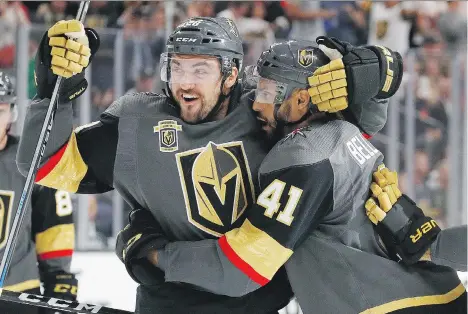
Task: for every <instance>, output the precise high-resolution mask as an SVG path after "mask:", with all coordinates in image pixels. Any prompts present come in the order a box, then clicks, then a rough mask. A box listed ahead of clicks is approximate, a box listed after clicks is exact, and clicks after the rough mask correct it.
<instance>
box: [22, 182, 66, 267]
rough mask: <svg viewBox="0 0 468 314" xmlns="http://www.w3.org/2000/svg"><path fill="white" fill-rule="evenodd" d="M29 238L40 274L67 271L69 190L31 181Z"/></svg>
mask: <svg viewBox="0 0 468 314" xmlns="http://www.w3.org/2000/svg"><path fill="white" fill-rule="evenodd" d="M31 204H32V238H33V241H34V243H35V244H36V254H37V259H38V262H39V269H40V272H41V276H42V274H46V273H51V272H55V271H65V272H69V271H70V263H71V258H72V255H73V250H74V247H75V226H74V222H73V207H72V202H71V198H70V194H69V193H68V192H65V191H61V190H55V189H51V188H48V187H44V186H40V185H35V186H34V190H33V193H32V200H31Z"/></svg>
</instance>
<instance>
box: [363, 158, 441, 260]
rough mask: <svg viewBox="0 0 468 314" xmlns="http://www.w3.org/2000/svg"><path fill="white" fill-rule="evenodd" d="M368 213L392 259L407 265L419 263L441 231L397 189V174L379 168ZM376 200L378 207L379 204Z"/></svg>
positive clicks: (367, 203)
mask: <svg viewBox="0 0 468 314" xmlns="http://www.w3.org/2000/svg"><path fill="white" fill-rule="evenodd" d="M374 180H375V181H376V182H377V183H372V185H371V190H372V194H373V196H374V198H370V199H368V200H367V202H366V204H365V207H366V214H367V216H368V217H369V219H370V220H371V221H372V223H373V224H374V225H375V226H374V227H375V229H376V231H377V233H378V234H379V236H380V238H381V239H382V242H383V243H384V245H385V246H386V248H387V251H388V254H389V256H390V258H392V259H393V260H395V261H397V262H401V263H403V264H405V265H412V264H415V263H416V262H418V261H419V260H420V259H421V257H422V256H423V255H424V254H425V253H426V251H427V250H428V249H429V248H430V246H431V244H432V243H433V242H434V241H435V240H436V238H437V235H438V234H439V232H440V228H439V226H438V225H437V223H436V222H435V221H434V220H433V219H432V218H430V217H427V216H425V215H424V213H423V211H422V210H421V209H420V208H419V207H418V206H417V205H416V203H415V202H413V200H411V199H410V198H409V197H408V196H406V195H404V194H403V195H402V194H401V192H400V190H399V189H398V186H397V183H396V182H397V176H396V172H390V171H389V170H388V169H387V168H385V167H379V170H378V171H376V172H375V173H374ZM376 199H377V200H378V203H379V205H377V202H376Z"/></svg>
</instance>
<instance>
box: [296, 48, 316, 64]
mask: <svg viewBox="0 0 468 314" xmlns="http://www.w3.org/2000/svg"><path fill="white" fill-rule="evenodd" d="M298 54H299V56H298V60H299V64H300V65H302V66H303V67H305V68H307V67H308V66H309V65H311V64H312V63H313V62H314V60H315V56H314V52H313V50H312V49H302V50H299V52H298Z"/></svg>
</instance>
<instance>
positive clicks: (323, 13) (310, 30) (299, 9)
mask: <svg viewBox="0 0 468 314" xmlns="http://www.w3.org/2000/svg"><path fill="white" fill-rule="evenodd" d="M320 2H321V1H299V0H296V1H285V2H284V11H285V12H286V15H287V17H288V18H289V19H290V20H291V21H292V28H291V32H290V33H289V38H290V39H297V40H301V39H308V40H315V38H317V37H318V36H322V35H323V34H325V29H324V25H323V23H324V21H325V20H328V19H331V18H333V17H335V16H336V11H335V10H323V9H321V8H320Z"/></svg>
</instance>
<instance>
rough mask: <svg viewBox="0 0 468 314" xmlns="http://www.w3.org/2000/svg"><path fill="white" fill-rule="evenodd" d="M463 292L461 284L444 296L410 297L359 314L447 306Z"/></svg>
mask: <svg viewBox="0 0 468 314" xmlns="http://www.w3.org/2000/svg"><path fill="white" fill-rule="evenodd" d="M464 292H465V287H464V286H463V284H459V285H458V286H457V287H456V288H454V289H452V290H450V291H449V292H447V293H446V294H439V295H427V296H423V297H412V298H405V299H401V300H396V301H392V302H388V303H385V304H382V305H379V306H376V307H373V308H370V309H367V310H365V311H363V312H361V313H359V314H381V313H382V314H383V313H389V312H393V311H397V310H401V309H406V308H410V307H418V306H427V305H438V304H447V303H450V302H452V301H454V300H456V299H457V298H458V297H460V296H461V295H462V294H463V293H464Z"/></svg>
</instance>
